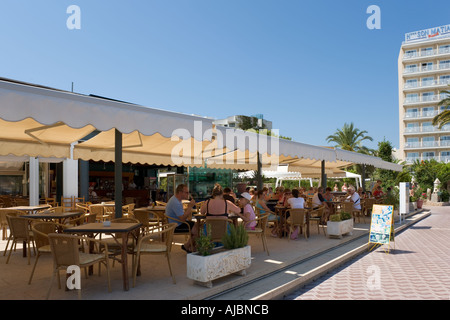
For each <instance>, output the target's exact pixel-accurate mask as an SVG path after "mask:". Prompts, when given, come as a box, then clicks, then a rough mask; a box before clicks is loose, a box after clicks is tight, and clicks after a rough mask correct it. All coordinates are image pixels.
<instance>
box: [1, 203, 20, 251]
mask: <svg viewBox="0 0 450 320" xmlns="http://www.w3.org/2000/svg"><path fill="white" fill-rule="evenodd" d="M7 215H8V216H14V217H16V216H19V215H23V212H22V211H19V210H13V209H2V210H0V228H1V229H2V240H6V238H7V233H8V226H9V225H8V220H7V219H6V216H7ZM7 248H8V245H6V248H5V251H4V252H3V255H5V252H6V249H7Z"/></svg>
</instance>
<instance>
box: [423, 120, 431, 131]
mask: <svg viewBox="0 0 450 320" xmlns="http://www.w3.org/2000/svg"><path fill="white" fill-rule="evenodd" d="M432 131H434V127H433V125H432V124H431V122H424V123H422V132H432Z"/></svg>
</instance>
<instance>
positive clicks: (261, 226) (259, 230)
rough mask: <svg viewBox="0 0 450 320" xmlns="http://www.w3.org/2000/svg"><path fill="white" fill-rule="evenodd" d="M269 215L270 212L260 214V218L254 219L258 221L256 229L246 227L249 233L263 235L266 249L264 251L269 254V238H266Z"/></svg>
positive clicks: (262, 238)
mask: <svg viewBox="0 0 450 320" xmlns="http://www.w3.org/2000/svg"><path fill="white" fill-rule="evenodd" d="M268 217H269V215H268V214H264V215H261V216H259V217H258V218H256V219H254V221H256V223H257V224H256V227H255V229H246V230H247V233H248V234H249V235H250V234H255V235H257V236H260V237H261V240H262V244H263V249H264V251H266V252H267V255H270V254H269V248H268V246H267V239H266V228H267V219H268ZM244 223H245V222H244Z"/></svg>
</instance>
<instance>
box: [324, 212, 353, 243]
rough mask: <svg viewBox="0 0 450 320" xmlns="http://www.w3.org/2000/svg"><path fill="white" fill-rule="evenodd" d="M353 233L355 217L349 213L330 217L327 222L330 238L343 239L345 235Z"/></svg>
mask: <svg viewBox="0 0 450 320" xmlns="http://www.w3.org/2000/svg"><path fill="white" fill-rule="evenodd" d="M352 231H353V217H352V215H351V214H350V213H348V212H341V213H340V214H334V215H331V216H330V220H329V221H328V222H327V234H328V236H337V237H339V238H342V236H343V235H344V234H349V235H351V234H352Z"/></svg>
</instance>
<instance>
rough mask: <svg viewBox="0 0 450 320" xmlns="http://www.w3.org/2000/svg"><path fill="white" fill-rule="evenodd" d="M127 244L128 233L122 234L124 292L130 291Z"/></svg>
mask: <svg viewBox="0 0 450 320" xmlns="http://www.w3.org/2000/svg"><path fill="white" fill-rule="evenodd" d="M127 244H128V233H127V232H123V233H122V261H121V262H122V277H123V290H125V291H128V289H129V283H128V262H127Z"/></svg>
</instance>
